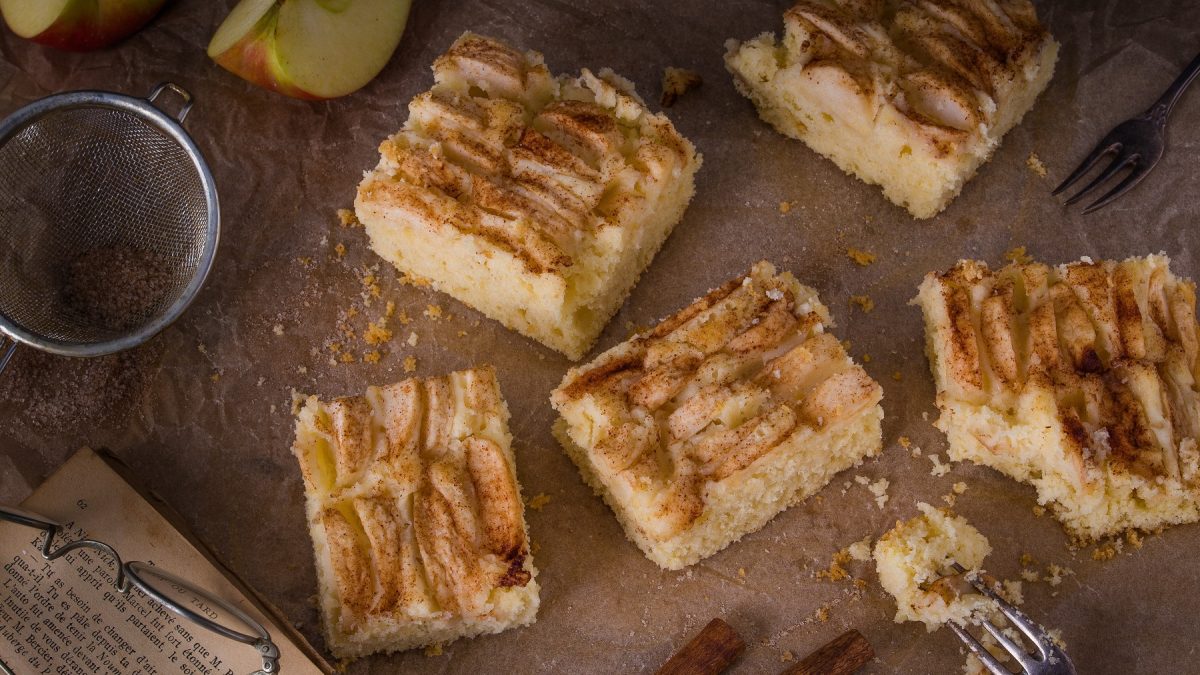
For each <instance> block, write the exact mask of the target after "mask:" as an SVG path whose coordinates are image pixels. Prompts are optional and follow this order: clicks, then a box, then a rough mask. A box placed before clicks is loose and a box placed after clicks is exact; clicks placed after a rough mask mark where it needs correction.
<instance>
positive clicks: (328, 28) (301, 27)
mask: <svg viewBox="0 0 1200 675" xmlns="http://www.w3.org/2000/svg"><path fill="white" fill-rule="evenodd" d="M410 4H411V0H242V1H241V2H240V3H238V4H237V6H236V7H234V8H233V11H232V12H230V13H229V16H228V17H226V18H225V22H224V23H222V24H221V26H220V27H219V28H217V32H216V34H215V35H213V39H212V42H210V43H209V45H208V55H209V56H210V57H211V58H212V59H213V60H214V61H216V62H217V63H218V64H220V65H221V67H223V68H225V69H226V70H228V71H230V72H231V73H233V74H235V75H237V76H238V77H241V78H243V79H245V80H248V81H250V82H253V83H254V84H257V85H258V86H260V87H263V88H265V89H270V90H272V91H277V92H279V93H281V94H286V95H288V96H292V97H295V98H303V99H310V100H320V99H327V98H336V97H338V96H345V95H346V94H349V93H350V92H353V91H356V90H358V89H360V88H361V87H363V85H365V84H367V83H368V82H370V81H371V80H372V79H373V78H374V77H375V76H376V75H378V74H379V71H381V70H383V67H384V66H385V65H387V62H388V59H390V58H391V56H392V53H393V52H394V51H396V46H397V45H399V44H400V36H401V35H402V34H403V33H404V23H405V21H406V20H407V19H408V9H409V6H410Z"/></svg>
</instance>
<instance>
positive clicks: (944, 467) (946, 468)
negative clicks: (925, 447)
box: [929, 452, 952, 478]
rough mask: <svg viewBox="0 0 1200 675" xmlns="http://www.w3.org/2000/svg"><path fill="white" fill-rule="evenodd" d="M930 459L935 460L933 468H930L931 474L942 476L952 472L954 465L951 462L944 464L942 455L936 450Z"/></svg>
mask: <svg viewBox="0 0 1200 675" xmlns="http://www.w3.org/2000/svg"><path fill="white" fill-rule="evenodd" d="M929 461H930V462H933V468H932V469H930V470H929V475H931V476H936V477H938V478H941V477H942V476H945V475H946V474H948V473H950V469H951V468H952V467H951V466H950V465H949V464H943V463H942V458H941V456H939V455H938V454H937V453H936V452H935V453H933V454H932V455H929Z"/></svg>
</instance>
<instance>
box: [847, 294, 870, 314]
mask: <svg viewBox="0 0 1200 675" xmlns="http://www.w3.org/2000/svg"><path fill="white" fill-rule="evenodd" d="M850 304H851V305H854V306H856V307H858V308H859V309H861V310H862V311H863V313H864V314H870V313H871V310H873V309H875V301H874V300H872V299H871V296H869V295H852V296H850Z"/></svg>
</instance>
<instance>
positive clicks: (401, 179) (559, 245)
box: [355, 33, 701, 359]
mask: <svg viewBox="0 0 1200 675" xmlns="http://www.w3.org/2000/svg"><path fill="white" fill-rule="evenodd" d="M433 72H434V80H435V84H434V86H433V88H432V89H431V90H429V91H428V92H425V93H423V94H421V95H419V96H417V97H416V98H414V99H413V100H412V102H411V103H409V106H408V111H409V116H408V121H407V122H406V123H405V125H404V129H403V130H401V131H400V132H399V133H397V134H395V135H394V136H392V137H391V138H389V139H387V140H385V141H384V142H383V144H382V145H381V146H380V155H381V158H380V161H379V165H378V166H377V167H376V168H375V169H374V170H373V171H370V172H368V173H367V174H366V177H365V178H364V179H363V181H362V183H361V184H360V185H359V188H358V197H357V199H356V201H355V209H356V212H357V215H358V219H359V220H360V221H362V223H363V224H364V225H365V227H366V231H367V234H368V235H369V236H370V238H371V247H372V248H373V249H374V250H375V252H376V253H378V254H379V255H380V256H382V257H383V258H384V259H386V260H388V261H389V262H391V263H393V264H394V265H396V267H398V268H399V269H401V270H403V271H404V272H407V273H410V274H414V275H417V276H419V277H423V278H425V279H427V280H429V281H430V282H432V284H433V287H434V288H436V289H438V290H440V291H442V292H445V293H449V294H450V295H452V296H454V297H455V298H457V299H459V300H461V301H462V302H464V303H466V304H468V305H470V306H472V307H474V308H475V309H478V310H479V311H481V312H483V313H484V314H487V315H488V316H490V317H491V318H493V319H496V320H497V321H499V322H500V323H502V324H504V325H505V326H508V327H509V328H512V329H514V330H516V331H519V332H521V333H523V334H524V335H527V336H529V337H531V338H533V339H535V340H538V341H539V342H541V343H543V344H545V345H547V346H549V347H551V348H553V349H556V350H558V351H560V352H562V353H564V354H566V355H567V356H568V357H570V358H572V359H579V358H581V357H582V356H583V355H584V354H585V353H586V352H587V350H588V349H589V348H590V347H591V345H592V343H593V342H594V341H595V339H596V336H597V335H599V333H600V331H601V329H603V328H604V324H606V323H607V322H608V320H609V318H610V317H612V315H613V313H615V312H616V311H617V309H618V308H619V307H620V305H621V303H622V302H623V301H624V300H625V297H626V296H627V295H628V294H629V291H630V290H631V289H632V288H633V285H634V284H635V283H636V282H637V279H638V277H639V276H640V275H641V273H642V271H643V270H644V269H645V268H646V266H647V265H648V264H649V263H650V260H651V258H653V257H654V254H655V253H656V252H657V251H658V249H659V248H660V247H661V246H662V244H663V242H664V241H665V240H666V238H667V235H669V234H670V233H671V230H672V228H674V227H675V224H676V223H677V222H679V220H680V218H681V217H682V216H683V211H684V209H685V208H686V207H687V204H688V202H689V201H690V200H691V198H692V194H693V192H694V191H695V190H694V181H693V177H694V175H695V173H696V170H697V169H698V168H699V167H700V161H701V159H700V156H699V155H698V154H697V153H696V149H695V148H694V147H693V146H692V144H691V143H689V142H688V141H687V139H685V138H683V137H682V136H680V135H679V133H678V132H677V131H676V130H675V127H674V126H672V124H671V122H670V120H668V119H667V118H666V117H665V116H664V115H661V114H653V113H651V112H650V111H649V110H648V109H647V108H646V106H645V104H644V103H643V102H642V100H641V99H640V98H639V97H638V95H637V94H636V93H635V92H634V90H633V85H632V84H631V83H630V82H629V81H628V80H625V79H623V78H621V77H619V76H617V75H616V74H614V73H613V72H611V71H609V70H607V69H605V70H601V71H600V73H599V74H598V75H596V74H593V73H592V72H591V71H589V70H587V69H584V70H583V71H582V73H581V74H580V75H579V76H578V77H567V76H560V77H558V78H554V77H552V76H551V75H550V71H549V70H547V68H546V66H545V65H544V64H543V62H542V56H541V54H538V53H537V52H525V53H522V52H519V51H517V50H515V49H513V48H512V47H509V46H508V45H505V44H503V43H501V42H499V41H497V40H493V39H490V38H486V37H483V36H480V35H474V34H470V33H468V34H465V35H463V36H462V37H460V38H459V39H458V40H457V41H456V42H455V43H454V44H453V45H452V46H451V47H450V50H449V51H447V52H446V53H445V54H444V55H442V56H441V57H440V58H439V59H438V60H437V61H436V62H435V63H434V64H433Z"/></svg>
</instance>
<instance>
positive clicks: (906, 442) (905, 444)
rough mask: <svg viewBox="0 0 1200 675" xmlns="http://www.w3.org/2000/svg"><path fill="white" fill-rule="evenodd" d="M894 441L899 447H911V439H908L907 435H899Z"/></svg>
mask: <svg viewBox="0 0 1200 675" xmlns="http://www.w3.org/2000/svg"><path fill="white" fill-rule="evenodd" d="M896 442H897V443H899V444H900V447H902V448H904V449H905V450H907V449H909V448H910V447H912V439H910V438H909V437H908V436H901V437H900V438H897V439H896Z"/></svg>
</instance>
